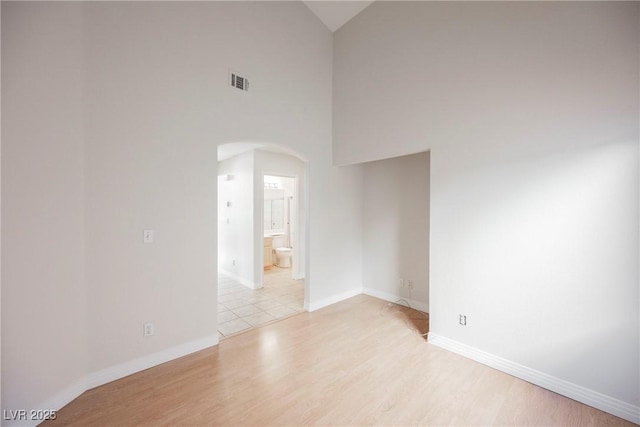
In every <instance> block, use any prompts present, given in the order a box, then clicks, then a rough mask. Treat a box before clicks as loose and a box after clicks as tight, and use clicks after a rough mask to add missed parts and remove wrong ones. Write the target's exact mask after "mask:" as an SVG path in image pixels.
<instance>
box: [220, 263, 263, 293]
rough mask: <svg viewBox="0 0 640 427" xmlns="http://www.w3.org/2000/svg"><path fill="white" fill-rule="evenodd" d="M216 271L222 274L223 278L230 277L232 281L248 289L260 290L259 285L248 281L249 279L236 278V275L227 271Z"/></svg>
mask: <svg viewBox="0 0 640 427" xmlns="http://www.w3.org/2000/svg"><path fill="white" fill-rule="evenodd" d="M218 271H220V273H223V274H224V275H225V276H229V277H231V278H232V279H233V280H235V281H236V282H238V283H240V284H242V285H244V286H246V287H247V288H249V289H252V290H256V289H260V288H262V286H261V285H260V284H259V283H254V282H252V281H251V280H249V279H247V278H245V277H241V276H238V275H237V274H235V273H232V272H230V271H228V270H225V269H222V268H220V269H218Z"/></svg>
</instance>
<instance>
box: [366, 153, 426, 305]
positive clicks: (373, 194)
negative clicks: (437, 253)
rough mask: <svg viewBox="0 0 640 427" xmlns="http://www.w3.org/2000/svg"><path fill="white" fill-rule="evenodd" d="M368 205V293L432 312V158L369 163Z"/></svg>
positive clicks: (401, 158) (417, 156)
mask: <svg viewBox="0 0 640 427" xmlns="http://www.w3.org/2000/svg"><path fill="white" fill-rule="evenodd" d="M363 203H364V206H363V230H364V231H363V244H362V250H363V255H362V256H363V267H362V271H363V287H364V291H365V293H367V294H370V295H373V296H377V297H380V298H384V299H386V300H390V301H392V302H395V301H397V300H399V299H404V300H406V301H408V302H409V303H410V304H411V306H412V307H414V308H417V309H419V310H424V311H427V312H428V311H429V153H428V152H425V153H419V154H414V155H410V156H402V157H395V158H392V159H386V160H379V161H375V162H370V163H365V164H364V202H363ZM400 279H404V286H402V285H401V283H400ZM408 281H412V282H413V288H411V289H410V288H409V283H408Z"/></svg>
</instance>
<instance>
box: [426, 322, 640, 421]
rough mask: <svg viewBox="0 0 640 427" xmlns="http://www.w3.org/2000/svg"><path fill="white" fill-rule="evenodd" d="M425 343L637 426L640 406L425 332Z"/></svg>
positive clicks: (639, 418)
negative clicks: (426, 339)
mask: <svg viewBox="0 0 640 427" xmlns="http://www.w3.org/2000/svg"><path fill="white" fill-rule="evenodd" d="M428 341H429V343H431V344H434V345H437V346H438V347H442V348H444V349H446V350H449V351H452V352H454V353H457V354H460V355H462V356H465V357H468V358H469V359H472V360H475V361H476V362H480V363H482V364H483V365H487V366H490V367H492V368H495V369H497V370H499V371H502V372H505V373H507V374H509V375H512V376H514V377H517V378H520V379H522V380H525V381H527V382H530V383H532V384H535V385H538V386H540V387H542V388H545V389H547V390H551V391H553V392H556V393H558V394H561V395H563V396H566V397H568V398H570V399H573V400H577V401H578V402H581V403H584V404H586V405H589V406H593V407H594V408H597V409H600V410H602V411H605V412H608V413H610V414H612V415H615V416H617V417H620V418H623V419H625V420H627V421H631V422H632V423H636V424H640V406H635V405H632V404H630V403H626V402H623V401H621V400H618V399H615V398H613V397H610V396H606V395H604V394H602V393H598V392H597V391H593V390H590V389H588V388H585V387H582V386H579V385H577V384H574V383H571V382H569V381H566V380H563V379H560V378H557V377H554V376H551V375H548V374H545V373H544V372H540V371H537V370H535V369H532V368H529V367H526V366H523V365H520V364H518V363H515V362H512V361H510V360H507V359H503V358H501V357H499V356H495V355H493V354H490V353H487V352H485V351H482V350H479V349H477V348H475V347H471V346H468V345H466V344H463V343H460V342H458V341H454V340H452V339H449V338H445V337H443V336H440V335H437V334H434V333H432V332H429V337H428Z"/></svg>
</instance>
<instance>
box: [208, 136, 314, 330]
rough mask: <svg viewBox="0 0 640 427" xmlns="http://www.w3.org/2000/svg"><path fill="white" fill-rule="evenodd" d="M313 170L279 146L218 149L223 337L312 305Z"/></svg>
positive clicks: (225, 146)
mask: <svg viewBox="0 0 640 427" xmlns="http://www.w3.org/2000/svg"><path fill="white" fill-rule="evenodd" d="M307 171H308V164H307V162H306V160H305V159H304V158H302V157H301V156H300V155H299V154H297V153H295V152H294V151H292V150H290V149H288V148H287V147H284V146H281V145H277V144H269V143H254V142H251V143H249V142H232V143H225V144H222V145H220V146H219V147H218V221H217V224H218V232H217V242H216V243H217V247H218V264H217V265H218V333H219V336H220V338H221V339H222V338H224V337H227V336H231V335H235V334H237V333H240V332H244V331H246V330H248V329H251V328H254V327H259V326H262V325H265V324H268V323H271V322H274V321H277V320H279V319H282V318H286V317H289V316H291V315H294V314H297V313H299V312H302V311H304V310H305V307H307V306H308V303H307V301H308V286H307V283H308V281H307V280H305V278H306V273H307V271H308V268H307V265H308V262H307V261H308V260H307V256H306V255H307V254H308V253H309V251H308V249H307V248H308V237H307V236H308V227H307V224H308V221H307V212H308V192H307V188H308V185H307V177H308V173H307ZM265 176H267V177H270V178H269V182H266V181H265ZM267 216H268V217H269V223H270V224H273V227H271V226H270V225H269V226H268V225H267V221H266V220H267Z"/></svg>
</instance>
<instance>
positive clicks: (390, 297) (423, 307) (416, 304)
mask: <svg viewBox="0 0 640 427" xmlns="http://www.w3.org/2000/svg"><path fill="white" fill-rule="evenodd" d="M362 293H363V294H365V295H369V296H372V297H375V298H379V299H382V300H385V301H389V302H393V303H395V302H397V301H398V300H400V299H402V300H404V301H407V302H408V303H409V304H411V307H412V308H415V309H416V310H420V311H424V312H425V313H428V312H429V306H428V305H427V304H425V303H423V302H420V301H416V300H413V299H411V300H410V299H408V298H402V297H401V296H399V295H394V294H392V293H389V292H384V291H379V290H377V289H372V288H362Z"/></svg>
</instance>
